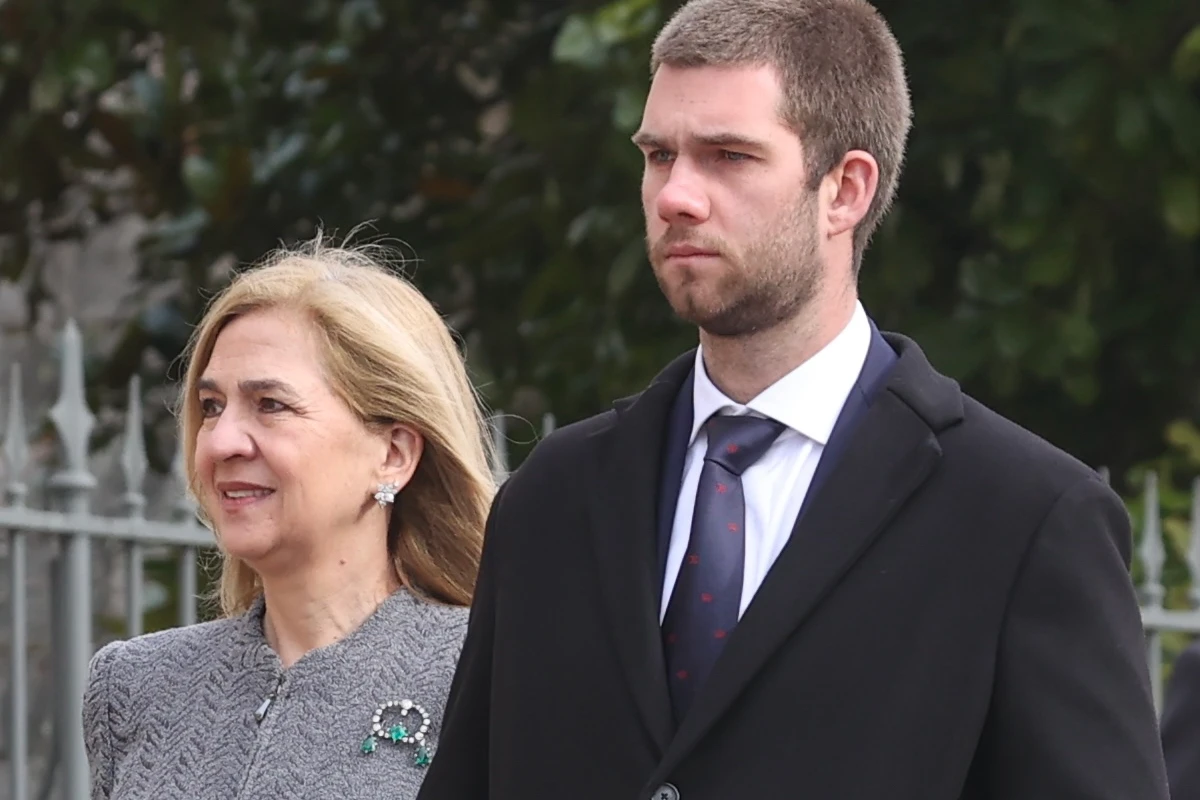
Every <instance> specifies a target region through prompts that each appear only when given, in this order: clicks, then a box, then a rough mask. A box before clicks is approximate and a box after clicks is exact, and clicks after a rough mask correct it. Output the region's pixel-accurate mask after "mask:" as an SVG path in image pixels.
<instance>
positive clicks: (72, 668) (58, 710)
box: [0, 322, 1200, 800]
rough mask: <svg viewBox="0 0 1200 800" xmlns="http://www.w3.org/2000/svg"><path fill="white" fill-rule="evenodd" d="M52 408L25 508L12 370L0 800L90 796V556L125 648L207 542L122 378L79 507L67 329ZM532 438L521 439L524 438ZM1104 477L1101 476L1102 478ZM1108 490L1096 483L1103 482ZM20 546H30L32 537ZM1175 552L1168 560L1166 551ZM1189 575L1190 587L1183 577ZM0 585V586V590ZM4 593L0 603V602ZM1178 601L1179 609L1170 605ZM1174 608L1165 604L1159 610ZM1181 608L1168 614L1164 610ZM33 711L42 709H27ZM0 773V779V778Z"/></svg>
mask: <svg viewBox="0 0 1200 800" xmlns="http://www.w3.org/2000/svg"><path fill="white" fill-rule="evenodd" d="M59 366H60V370H59V386H58V392H59V394H58V401H57V402H56V403H55V404H54V406H53V407H52V408H51V409H50V411H49V420H50V422H51V424H52V425H53V428H54V432H55V434H56V438H57V441H58V444H59V451H60V452H59V458H58V461H57V467H56V469H55V470H53V471H52V472H50V473H49V475H48V479H47V480H46V482H45V485H44V486H43V487H40V488H42V489H43V490H44V491H43V492H42V493H43V494H44V495H45V497H46V502H45V505H47V506H48V507H47V508H45V509H42V508H33V507H30V506H29V505H28V504H27V499H28V496H29V494H30V491H29V490H30V486H29V485H27V483H26V480H27V477H26V473H27V471H28V467H29V466H30V448H29V445H28V441H29V440H28V432H27V429H26V421H25V413H24V409H23V404H22V392H21V372H20V368H19V365H18V366H14V367H13V368H12V370H11V374H10V379H9V387H8V398H9V399H8V402H7V413H6V420H7V422H6V425H5V430H4V444H3V448H2V453H3V460H4V464H5V467H6V469H5V474H6V476H7V477H6V482H5V485H4V487H3V488H4V495H5V505H4V506H3V507H0V531H3V532H4V534H5V536H6V540H5V538H0V546H2V545H4V544H6V545H7V549H6V550H4V549H0V556H2V558H0V561H6V562H7V564H6V565H5V566H6V567H7V570H6V574H7V581H8V609H7V611H8V613H7V620H0V634H4V633H7V634H8V636H7V642H8V662H9V664H8V674H7V676H6V677H5V678H4V680H2V681H0V689H2V690H3V704H2V705H0V714H2V719H3V720H4V725H3V731H2V732H0V735H2V736H3V738H2V739H0V767H3V768H4V770H5V771H6V772H7V780H6V781H4V782H3V783H4V784H6V785H0V800H2V798H5V797H9V798H12V800H31V798H38V800H48V799H49V798H51V797H58V798H62V800H85V799H86V798H87V797H88V795H89V791H88V790H89V787H88V769H87V762H86V757H85V754H84V749H83V740H82V734H81V730H80V717H81V714H82V696H83V691H84V687H85V683H86V680H87V669H88V663H89V660H90V658H91V655H92V653H93V652H94V650H95V638H96V634H95V631H94V624H93V623H94V615H93V604H92V592H93V585H94V580H95V578H96V577H97V576H95V575H93V545H94V544H96V543H99V545H100V546H103V547H114V546H116V547H120V548H122V556H123V557H122V559H121V560H122V562H123V566H122V568H121V570H122V572H123V576H122V577H123V585H124V598H123V602H122V603H121V605H122V606H123V608H124V624H123V631H122V633H123V635H124V636H136V635H138V634H140V633H142V632H143V620H144V618H145V611H146V607H147V606H146V602H145V597H144V589H145V584H146V581H145V576H144V565H145V563H146V559H147V557H148V556H150V555H151V554H152V556H153V558H154V559H155V560H156V561H161V559H162V558H164V557H166V558H168V559H172V560H173V561H174V564H175V570H176V572H175V580H176V582H177V584H178V592H177V596H178V606H177V607H178V612H177V615H176V619H175V620H174V622H175V624H178V625H190V624H193V623H195V622H196V620H197V611H198V607H197V600H198V598H197V593H198V560H197V559H198V553H199V551H201V550H204V549H208V548H211V547H213V545H214V542H213V538H212V535H211V533H210V532H209V531H208V530H207V529H206V528H204V527H202V526H201V525H200V524H199V523H198V522H197V520H196V518H195V512H194V506H193V505H192V503H191V501H190V499H189V498H188V496H187V492H186V491H185V489H184V479H183V465H182V462H181V459H180V456H179V453H176V457H175V460H174V464H173V467H172V474H173V478H174V480H173V481H172V492H173V494H174V497H172V498H171V504H170V511H169V513H168V516H169V519H167V520H151V519H147V518H146V514H145V511H146V507H147V496H146V494H145V493H144V489H143V487H144V485H145V481H146V473H147V469H148V465H149V461H148V458H147V454H146V445H145V442H144V440H143V433H142V432H143V422H144V420H143V412H142V402H141V387H140V385H139V382H138V379H137V378H136V377H135V378H133V379H132V380H131V381H130V384H129V389H128V392H129V395H128V402H127V407H126V413H125V419H124V425H123V438H122V442H121V458H120V471H121V478H122V480H121V483H122V484H123V487H124V493H123V494H122V495H121V502H120V508H121V513H120V514H119V515H111V516H105V515H99V514H96V513H93V512H92V510H91V505H92V503H91V499H92V498H91V496H92V494H93V492H94V491H95V489H96V486H97V483H98V481H97V478H96V476H95V475H93V474H92V472H91V471H90V470H89V466H88V465H89V439H90V436H91V432H92V429H93V425H94V422H95V417H94V416H93V414H92V411H91V410H90V409H89V407H88V403H87V399H86V395H85V385H84V353H83V346H82V340H81V336H80V332H79V330H78V328H77V326H76V325H75V324H74V323H73V322H68V324H67V325H66V327H65V329H64V330H63V333H62V346H61V349H60V365H59ZM554 424H555V423H554V418H553V417H552V416H550V415H546V416H545V417H544V418H543V420H542V425H541V431H540V433H541V434H542V435H545V434H547V433H549V432H550V431H551V430H552V429H553V428H554ZM492 429H493V432H494V436H495V443H496V450H497V454H498V461H497V463H496V465H495V470H496V474H497V478H498V479H500V480H503V479H504V477H505V476H506V475H507V473H508V469H509V463H508V458H509V450H508V443H509V436H508V431H507V426H506V424H505V418H504V417H503V416H502V415H498V416H496V417H494V418H493V419H492ZM531 433H533V431H531ZM1102 473H1103V471H1102ZM1105 477H1106V478H1107V475H1106V476H1105ZM1160 495H1161V492H1160V488H1159V484H1158V476H1157V475H1156V474H1155V473H1153V472H1151V473H1147V475H1146V477H1145V486H1144V492H1143V496H1142V499H1141V502H1140V505H1141V509H1140V514H1139V515H1138V519H1135V522H1136V523H1138V524H1136V525H1135V528H1136V529H1137V531H1138V533H1139V538H1138V542H1139V543H1138V548H1137V554H1136V564H1135V574H1136V573H1138V572H1140V577H1139V579H1138V585H1139V592H1140V595H1141V602H1142V618H1143V621H1144V623H1145V626H1146V641H1147V659H1148V663H1149V665H1150V667H1151V673H1152V675H1153V677H1154V698H1155V702H1156V703H1157V704H1158V705H1159V707H1161V701H1162V692H1163V688H1162V676H1163V670H1162V666H1163V661H1164V653H1169V651H1172V650H1177V649H1178V648H1179V647H1181V646H1182V643H1183V642H1184V641H1185V640H1186V639H1189V638H1190V637H1191V636H1192V635H1194V634H1196V633H1200V479H1197V483H1196V484H1195V485H1194V486H1193V490H1192V495H1191V509H1190V513H1187V514H1184V515H1183V518H1182V519H1181V518H1180V517H1179V515H1175V516H1172V517H1171V518H1170V519H1169V520H1168V522H1169V526H1168V527H1170V528H1171V530H1170V531H1168V532H1167V533H1166V534H1165V533H1164V525H1163V514H1162V509H1161V508H1160V502H1159V501H1160ZM31 537H34V538H32V539H31ZM47 541H49V542H52V543H53V545H54V547H55V552H54V556H53V558H52V559H51V560H50V563H49V572H50V575H49V578H50V580H49V584H48V586H49V596H50V606H51V613H50V632H49V640H50V645H49V652H50V657H49V659H48V662H49V670H50V675H49V676H40V677H43V678H48V680H47V681H46V683H47V685H48V686H49V687H50V689H49V691H47V692H43V694H45V695H48V697H46V698H45V699H46V700H48V702H49V704H50V705H51V706H52V708H51V713H50V714H49V718H50V733H49V735H48V736H46V737H44V738H46V739H47V740H48V745H47V747H46V750H47V752H45V753H39V754H38V757H37V758H32V759H31V756H33V755H34V754H33V753H31V747H30V741H31V738H32V735H33V734H34V733H36V731H35V730H34V724H33V723H34V716H33V715H31V710H32V707H33V705H34V703H33V702H31V690H30V677H31V675H30V670H29V661H30V659H29V650H30V647H29V645H30V637H29V633H30V631H29V622H28V619H29V615H28V613H27V609H28V606H27V602H28V596H29V592H28V588H27V587H28V584H29V578H30V568H29V565H28V559H27V554H28V552H29V545H30V543H31V542H37V543H38V544H43V543H45V542H47ZM1169 551H1170V552H1171V553H1173V554H1175V557H1173V559H1169V558H1168V552H1169ZM1181 560H1182V561H1183V562H1184V563H1185V568H1184V569H1185V572H1186V573H1187V575H1186V576H1184V578H1183V579H1182V580H1178V579H1177V580H1174V581H1170V583H1171V585H1172V590H1171V592H1168V591H1167V588H1166V587H1165V586H1164V579H1165V575H1166V572H1167V567H1168V566H1169V563H1168V562H1171V563H1170V565H1171V566H1173V567H1174V568H1175V572H1178V571H1179V564H1178V563H1176V562H1179V561H1181ZM1191 575H1194V576H1197V578H1198V579H1197V580H1196V581H1194V582H1192V581H1191V580H1190V578H1189V577H1188V576H1191ZM2 587H3V580H2V579H0V588H2ZM2 596H3V593H2V592H0V597H2ZM1178 597H1183V598H1184V599H1182V600H1179V599H1178ZM1172 598H1175V599H1174V600H1173V602H1167V601H1168V600H1169V599H1172ZM1172 605H1175V606H1179V605H1182V606H1186V608H1171V607H1169V606H1172ZM0 641H3V639H2V638H0ZM37 705H39V707H40V706H41V703H40V702H39V703H38V704H37ZM0 774H2V773H0Z"/></svg>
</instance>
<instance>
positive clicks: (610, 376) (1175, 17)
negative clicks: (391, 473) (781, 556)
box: [0, 0, 1200, 475]
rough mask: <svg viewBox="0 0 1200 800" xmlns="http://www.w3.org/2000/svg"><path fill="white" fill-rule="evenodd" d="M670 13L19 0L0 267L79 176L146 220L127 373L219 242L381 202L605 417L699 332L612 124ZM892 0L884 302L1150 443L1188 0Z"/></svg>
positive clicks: (1175, 335)
mask: <svg viewBox="0 0 1200 800" xmlns="http://www.w3.org/2000/svg"><path fill="white" fill-rule="evenodd" d="M676 4H677V3H676V2H675V1H674V0H614V2H608V3H597V2H585V1H584V0H578V1H577V2H575V3H573V4H566V5H565V6H563V7H561V10H560V9H558V8H556V9H555V10H551V11H546V10H542V8H541V7H540V6H539V5H538V4H519V3H516V2H512V1H511V0H494V1H493V2H485V1H484V0H447V2H443V3H417V2H412V1H411V0H350V2H343V3H332V2H328V1H327V0H318V1H317V2H312V3H307V4H303V5H300V6H296V5H293V4H290V3H284V2H281V0H261V1H257V0H256V2H253V3H251V2H247V0H231V1H230V2H228V3H222V4H193V5H186V4H181V3H154V2H148V0H80V1H79V2H73V3H70V4H66V5H62V4H59V5H53V4H50V5H48V4H44V3H38V2H35V0H8V1H7V2H6V3H3V4H2V5H0V41H2V42H3V43H4V44H3V45H0V119H4V120H5V122H6V123H7V124H6V126H5V128H4V132H3V135H2V137H0V235H6V236H8V237H9V238H10V240H11V242H12V243H13V246H11V247H7V248H4V249H3V251H2V252H3V254H2V255H0V275H2V276H7V277H10V278H14V277H17V276H19V275H22V274H24V275H25V278H24V279H25V280H26V281H27V282H28V283H29V284H31V285H35V286H36V285H37V282H38V276H37V275H36V274H35V273H36V270H37V266H38V263H37V260H36V259H31V258H30V257H29V256H30V252H31V243H32V241H33V240H34V237H33V236H31V234H30V230H29V226H28V222H27V221H28V219H29V212H30V209H32V208H40V209H42V211H43V218H45V219H58V220H59V221H58V222H56V224H55V225H53V226H49V227H48V228H47V229H46V230H47V232H48V233H49V234H50V235H53V236H58V237H71V236H77V235H79V234H80V233H81V230H82V225H83V223H81V222H78V221H77V220H78V219H81V218H82V217H79V215H75V216H70V215H66V214H63V213H62V212H63V210H64V208H66V206H67V203H66V202H65V200H64V198H65V197H66V192H67V190H68V188H69V187H72V186H79V185H84V186H87V187H88V191H87V194H86V196H87V198H89V203H90V207H91V211H92V213H93V214H95V215H98V216H99V217H101V218H103V217H105V216H108V215H112V214H114V213H117V212H118V211H119V210H121V209H125V208H133V209H136V210H137V211H139V212H140V213H142V214H144V215H145V216H146V217H148V218H149V219H151V220H152V221H153V222H154V227H153V233H152V235H151V236H150V237H148V239H147V241H146V242H145V263H144V269H145V271H146V277H147V278H148V279H149V280H151V281H164V280H166V279H174V280H177V281H179V285H180V292H179V294H178V295H177V296H176V297H175V298H173V299H171V300H170V301H168V302H167V303H166V304H165V305H164V306H160V307H156V308H150V309H147V310H146V313H144V314H142V315H141V316H140V317H139V318H138V319H137V321H136V322H135V323H134V324H133V325H132V326H131V328H130V330H129V331H128V335H127V341H126V343H125V345H124V346H122V347H120V348H118V351H117V352H118V354H119V357H118V358H117V359H115V360H114V363H112V364H109V365H106V367H105V369H103V370H101V371H100V373H99V375H98V376H97V380H98V381H101V382H106V383H107V384H109V385H111V386H113V387H120V386H122V385H123V383H124V380H125V379H126V378H127V377H128V375H129V374H130V373H131V372H132V371H134V370H135V369H137V368H138V364H139V363H140V360H139V356H140V353H141V351H142V350H144V349H145V348H148V347H149V348H157V349H159V350H161V351H162V352H163V354H164V355H166V356H167V357H168V358H170V357H173V356H174V355H175V354H176V353H177V352H178V350H179V347H180V346H181V344H182V336H183V335H185V334H186V331H187V325H186V323H187V322H189V321H191V320H194V319H195V318H196V316H197V315H198V313H199V311H200V308H201V303H202V298H203V296H204V294H203V293H202V291H201V290H205V289H211V288H213V287H215V286H216V285H219V284H220V282H221V281H222V280H224V277H223V275H222V274H221V273H219V272H217V271H214V270H212V269H211V266H212V265H213V264H214V263H215V262H217V261H218V259H220V258H221V257H222V256H228V255H232V256H233V257H234V259H236V260H237V261H242V262H244V261H248V260H252V259H255V258H257V257H258V256H260V255H261V254H262V253H263V252H264V251H266V250H267V249H269V248H270V247H272V246H273V245H274V244H275V243H276V242H278V241H280V240H283V241H291V240H294V239H296V238H298V237H307V236H309V235H311V233H312V232H313V231H314V229H315V227H316V225H317V224H319V223H323V224H324V225H325V226H326V227H327V228H329V229H333V230H336V231H339V232H342V233H344V232H346V231H347V230H349V229H350V228H351V227H352V226H353V225H355V224H356V223H358V222H360V221H363V220H376V229H377V230H378V231H379V232H380V233H381V234H386V235H387V236H391V237H397V238H399V239H401V240H404V241H406V242H408V243H409V244H410V245H411V246H412V248H413V250H415V252H416V254H417V255H418V256H419V257H420V261H419V262H418V265H417V267H416V268H415V269H414V270H413V272H414V274H415V279H416V281H417V282H418V283H419V285H420V286H421V287H422V288H423V289H424V290H425V291H427V292H428V293H429V295H430V296H431V297H433V298H434V299H435V300H436V301H437V302H438V303H439V305H440V306H441V308H442V309H443V310H444V311H445V313H446V314H447V315H448V317H449V318H450V319H451V320H452V321H453V323H454V324H455V325H456V327H457V328H458V329H459V330H460V331H462V332H463V335H464V338H465V340H466V343H467V345H468V352H469V355H470V358H471V361H472V365H473V368H474V370H475V372H476V376H477V380H478V383H479V384H480V385H481V388H482V389H483V391H484V392H485V395H486V397H487V399H488V400H489V402H490V403H492V404H493V405H494V406H497V407H502V408H504V409H506V410H509V411H512V412H514V413H516V414H518V415H520V416H523V417H525V418H529V419H536V418H538V417H539V416H540V414H541V413H542V412H544V411H553V412H555V413H556V414H557V415H558V416H559V418H560V419H561V420H571V419H575V418H578V417H580V416H583V415H585V414H588V413H592V412H594V411H596V410H598V409H601V408H604V407H605V406H607V404H608V403H609V402H610V401H611V399H612V398H614V397H616V396H620V395H623V394H627V393H629V392H632V391H636V390H637V389H638V388H640V387H641V386H642V385H644V384H645V383H646V381H647V380H649V379H650V378H651V377H652V376H653V374H654V373H655V372H656V371H657V370H658V369H660V368H661V366H662V365H663V364H664V363H665V362H666V361H667V359H668V358H669V357H670V356H672V355H674V354H676V353H677V352H679V351H680V350H682V349H684V348H686V347H688V346H690V345H691V344H692V343H693V342H694V332H692V331H691V330H689V329H688V328H686V327H685V326H683V325H681V324H679V323H678V322H677V321H676V320H674V319H673V317H672V316H671V314H670V312H669V310H668V308H667V306H666V303H665V302H664V301H663V300H662V298H661V296H660V294H659V292H658V288H657V286H656V284H655V282H654V278H653V275H652V274H651V271H650V270H649V268H648V266H647V264H646V260H645V255H644V242H643V233H642V217H641V211H640V208H639V197H638V184H639V179H640V170H641V160H640V157H639V155H638V153H637V152H636V150H635V149H634V148H633V147H632V145H631V144H630V143H629V141H628V137H629V135H630V133H631V132H632V131H633V130H634V128H635V127H636V125H637V124H638V121H639V118H640V113H641V105H642V102H643V100H644V97H645V93H646V89H647V86H648V79H649V75H648V50H649V45H650V42H651V40H652V37H653V36H654V34H655V32H656V30H657V29H658V27H659V26H660V25H661V24H662V23H663V22H664V21H665V20H666V19H667V17H668V15H669V14H670V13H671V11H672V10H673V9H674V7H675V6H676ZM879 6H880V9H881V11H882V12H883V14H884V15H885V16H886V17H887V18H888V20H889V21H890V22H891V24H892V26H893V28H894V30H895V31H896V33H897V35H898V36H899V38H900V40H901V42H902V44H903V46H904V49H905V52H906V61H907V66H908V70H909V74H910V79H911V85H912V90H913V96H914V103H915V112H916V120H915V125H916V127H915V130H914V134H913V137H912V140H911V142H910V147H909V152H908V156H907V159H906V166H905V173H904V176H903V178H902V182H901V188H900V196H899V198H898V202H897V205H896V207H895V210H894V212H893V213H892V215H891V216H890V217H889V218H888V220H887V221H886V223H885V224H884V226H883V227H882V228H881V230H880V231H879V232H878V233H877V235H876V236H875V240H874V242H873V244H872V247H871V249H870V251H869V252H868V254H867V259H866V263H865V265H864V269H863V286H862V291H863V294H864V297H865V299H866V302H867V304H868V306H869V308H870V309H871V311H872V313H873V314H874V316H875V317H876V319H877V320H878V321H879V323H880V324H881V326H883V327H885V328H891V329H896V330H901V331H904V332H907V333H909V334H911V335H912V336H914V338H916V339H917V340H918V341H919V342H920V343H921V344H922V345H923V346H924V347H925V348H926V349H927V351H928V352H929V354H930V355H931V357H932V359H933V360H934V362H935V363H936V364H937V365H938V366H940V367H941V368H943V369H944V370H946V371H948V372H950V373H951V374H952V375H954V376H955V377H957V378H958V379H960V380H961V381H962V382H963V383H964V385H965V386H966V388H967V389H968V390H970V391H972V392H973V393H975V394H976V395H977V396H979V397H981V399H983V400H984V401H986V402H988V403H990V404H991V405H993V406H995V407H997V408H998V409H1000V410H1001V411H1003V412H1004V413H1006V414H1008V415H1010V416H1012V417H1014V418H1016V419H1017V420H1018V421H1020V422H1022V423H1023V424H1025V425H1027V426H1029V427H1031V428H1033V429H1034V430H1036V431H1038V432H1039V433H1042V434H1043V435H1045V436H1047V437H1048V438H1050V439H1051V440H1053V441H1055V442H1056V443H1059V444H1061V445H1063V446H1064V447H1066V448H1067V449H1069V450H1070V451H1072V452H1074V453H1076V454H1077V455H1079V456H1080V457H1081V458H1083V459H1085V460H1087V461H1089V462H1091V463H1106V464H1110V465H1112V466H1113V467H1114V468H1115V470H1116V474H1118V475H1122V474H1124V473H1125V472H1126V471H1127V469H1128V468H1129V467H1130V465H1133V464H1137V463H1142V462H1144V461H1146V460H1147V459H1151V458H1154V457H1156V456H1158V455H1159V454H1160V452H1161V451H1162V449H1163V442H1162V437H1161V432H1162V431H1163V430H1164V428H1165V426H1166V425H1167V424H1168V422H1170V421H1172V420H1176V419H1190V418H1192V417H1194V415H1195V413H1196V398H1197V396H1198V394H1197V388H1198V387H1197V377H1198V373H1197V363H1198V362H1197V354H1198V347H1200V346H1198V344H1197V343H1198V342H1200V308H1198V307H1197V304H1198V303H1200V291H1197V289H1200V286H1198V285H1197V281H1198V280H1200V278H1198V275H1200V273H1198V271H1197V252H1198V247H1200V245H1198V244H1197V243H1198V242H1200V6H1197V5H1196V4H1187V3H1182V4H1181V3H1178V2H1176V1H1175V0H1144V2H1140V3H1136V4H1119V3H1116V2H1113V0H1083V1H1082V2H1080V1H1079V0H1071V2H1068V0H1008V2H1000V0H990V1H989V2H982V3H972V4H949V5H947V4H944V3H938V4H934V3H932V2H928V0H922V1H921V2H907V3H901V2H899V0H880V2H879ZM112 173H117V174H121V175H125V176H127V181H128V182H127V184H126V185H125V186H124V187H117V188H112V187H108V186H105V185H104V184H103V183H102V182H100V181H98V180H97V179H96V176H97V175H100V174H112ZM63 220H65V221H63ZM31 296H32V297H34V298H36V297H37V296H38V293H37V292H36V291H34V292H33V293H32V295H31ZM31 305H33V303H32V301H31ZM161 377H162V376H158V375H146V376H144V380H145V381H147V382H150V381H153V380H158V379H161ZM513 433H514V435H517V436H520V437H523V438H532V435H533V430H532V428H530V429H529V430H528V435H526V432H525V430H524V429H518V430H515V431H514V432H513Z"/></svg>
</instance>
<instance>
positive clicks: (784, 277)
mask: <svg viewBox="0 0 1200 800" xmlns="http://www.w3.org/2000/svg"><path fill="white" fill-rule="evenodd" d="M814 200H815V194H813V193H806V194H805V195H804V196H803V197H802V198H801V199H800V200H799V201H797V203H796V204H795V205H794V206H793V207H792V208H791V209H790V210H789V212H788V213H786V214H784V215H782V216H781V217H780V218H779V219H777V220H776V221H775V222H774V223H773V224H772V225H771V226H770V227H768V228H767V229H766V230H765V231H764V232H763V234H762V235H760V236H759V238H757V239H756V240H755V241H754V242H752V243H750V245H749V246H747V247H746V248H745V251H744V253H743V254H738V253H735V252H733V251H732V248H730V247H729V246H728V245H727V244H726V243H725V242H723V241H721V240H720V239H715V238H713V237H708V236H704V235H698V234H697V233H696V232H695V231H693V230H690V229H689V228H677V227H672V228H668V229H667V232H666V233H665V234H663V235H662V237H661V238H660V239H659V240H658V241H657V242H653V243H651V242H650V241H649V239H647V251H648V253H649V257H650V263H651V264H652V265H653V266H654V277H655V278H656V279H657V280H658V285H659V288H660V289H661V290H662V292H663V294H664V295H665V296H666V298H667V301H668V302H669V303H670V304H671V308H672V309H673V310H674V311H675V313H676V314H677V315H678V316H679V317H680V319H682V320H684V321H686V322H689V323H691V324H693V325H695V326H697V327H698V328H700V329H701V330H703V331H704V332H706V333H709V334H711V335H713V336H725V337H740V336H747V335H749V334H752V333H755V332H757V331H763V330H768V329H770V328H773V327H775V326H776V325H778V324H780V323H782V322H785V321H787V320H790V319H794V318H795V317H796V316H797V315H799V314H800V313H801V312H802V311H803V310H804V308H805V307H806V306H808V304H809V303H810V302H811V301H812V299H813V297H815V296H816V294H817V292H818V290H819V289H820V286H821V281H822V277H823V273H822V269H821V264H820V259H819V255H818V252H817V232H816V213H815V212H816V203H815V202H814ZM675 244H688V245H692V246H694V247H698V248H701V249H704V250H709V251H712V252H715V253H718V254H719V255H720V258H721V260H722V261H723V262H724V267H723V270H722V274H721V275H719V276H716V275H712V276H709V275H706V276H704V277H692V276H685V277H683V279H682V280H679V279H678V276H671V277H670V279H668V278H667V277H664V275H663V269H662V266H663V264H664V263H665V262H666V259H667V255H666V251H667V248H668V247H670V246H671V245H675ZM702 281H703V283H702ZM704 284H708V285H707V286H705V285H704ZM702 290H703V291H702Z"/></svg>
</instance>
